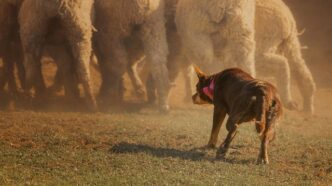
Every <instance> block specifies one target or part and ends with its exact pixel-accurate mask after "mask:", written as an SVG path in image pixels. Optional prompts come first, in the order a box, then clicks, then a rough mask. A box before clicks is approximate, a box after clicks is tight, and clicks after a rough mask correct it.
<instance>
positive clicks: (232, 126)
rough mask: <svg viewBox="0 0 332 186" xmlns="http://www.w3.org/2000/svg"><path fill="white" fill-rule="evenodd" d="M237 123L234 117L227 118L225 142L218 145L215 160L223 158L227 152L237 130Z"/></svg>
mask: <svg viewBox="0 0 332 186" xmlns="http://www.w3.org/2000/svg"><path fill="white" fill-rule="evenodd" d="M237 122H238V120H237V119H235V118H234V117H230V118H228V120H227V124H226V128H227V130H228V134H227V137H226V139H225V141H224V142H223V143H222V144H221V145H220V148H219V149H218V151H217V156H216V158H217V159H224V158H225V156H226V154H227V152H228V149H229V146H230V144H231V142H232V141H233V139H234V137H235V135H236V133H237V128H238V124H237Z"/></svg>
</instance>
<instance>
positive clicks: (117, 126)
mask: <svg viewBox="0 0 332 186" xmlns="http://www.w3.org/2000/svg"><path fill="white" fill-rule="evenodd" d="M52 73H53V72H52ZM52 73H50V74H52ZM49 79H50V77H47V78H46V80H47V81H49ZM178 85H179V86H181V85H182V84H181V83H178ZM182 96H183V93H182V91H181V88H179V90H178V91H173V93H172V95H171V103H172V106H173V109H172V111H171V113H170V114H169V115H166V116H165V115H160V114H158V112H157V111H156V109H154V108H151V107H150V108H144V109H141V110H137V109H133V110H129V111H127V112H121V113H114V112H113V113H112V112H101V113H96V114H89V113H85V112H73V111H70V110H69V111H66V112H63V110H65V108H66V107H65V106H62V107H55V106H50V109H48V110H44V111H28V110H19V111H16V112H5V111H0V149H1V150H0V185H73V184H75V185H76V184H79V185H83V184H84V185H87V184H95V185H143V184H144V185H231V184H232V185H233V184H236V185H243V184H250V185H267V184H269V185H270V184H271V185H294V184H296V185H329V184H331V183H332V112H331V109H332V104H331V103H332V90H331V89H319V91H318V93H317V95H316V98H317V102H316V107H317V112H316V113H317V114H316V115H315V116H312V117H308V116H305V115H304V114H302V113H299V112H290V111H286V112H285V114H284V117H283V119H282V121H281V122H280V124H279V126H278V129H277V138H276V139H275V141H274V142H273V143H272V144H271V145H270V151H269V154H270V165H256V162H255V161H256V158H257V156H258V151H259V139H258V137H257V134H256V132H255V129H254V125H253V124H243V125H242V126H241V127H240V132H239V134H238V135H237V137H236V138H235V140H234V142H233V144H232V146H231V151H230V154H229V156H228V158H227V161H215V159H214V157H215V153H216V150H206V151H205V150H201V149H198V148H200V147H202V146H204V145H206V144H207V142H208V138H209V133H210V128H211V125H212V120H211V119H212V107H209V106H204V107H201V106H194V105H191V104H186V105H184V104H183V103H182V102H181V100H182V98H181V97H182ZM179 98H181V99H179ZM225 134H226V129H225V127H224V126H223V127H222V132H221V135H220V137H219V142H220V143H221V141H222V140H223V139H224V138H225Z"/></svg>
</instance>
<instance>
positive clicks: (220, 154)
mask: <svg viewBox="0 0 332 186" xmlns="http://www.w3.org/2000/svg"><path fill="white" fill-rule="evenodd" d="M227 152H228V149H226V148H220V149H219V150H218V151H217V154H216V159H217V160H225V159H226V155H227Z"/></svg>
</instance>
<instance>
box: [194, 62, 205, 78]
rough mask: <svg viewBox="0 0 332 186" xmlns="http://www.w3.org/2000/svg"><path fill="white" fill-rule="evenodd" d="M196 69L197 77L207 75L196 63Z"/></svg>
mask: <svg viewBox="0 0 332 186" xmlns="http://www.w3.org/2000/svg"><path fill="white" fill-rule="evenodd" d="M194 69H195V72H196V74H197V77H198V78H199V79H201V78H205V77H206V75H205V74H204V72H203V71H202V70H201V69H200V68H199V67H198V66H196V65H194Z"/></svg>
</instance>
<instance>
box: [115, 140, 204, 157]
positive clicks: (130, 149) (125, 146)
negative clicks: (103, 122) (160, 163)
mask: <svg viewBox="0 0 332 186" xmlns="http://www.w3.org/2000/svg"><path fill="white" fill-rule="evenodd" d="M110 151H111V152H113V153H118V154H127V153H147V154H150V155H152V156H156V157H160V158H166V157H172V158H180V159H184V160H192V161H200V160H202V159H203V158H204V156H205V153H204V152H199V151H196V150H189V151H184V150H177V149H171V148H162V147H151V146H148V145H140V144H130V143H119V144H117V145H115V146H114V147H112V148H111V149H110Z"/></svg>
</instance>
